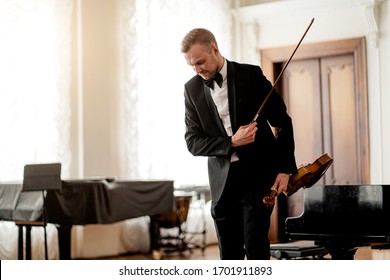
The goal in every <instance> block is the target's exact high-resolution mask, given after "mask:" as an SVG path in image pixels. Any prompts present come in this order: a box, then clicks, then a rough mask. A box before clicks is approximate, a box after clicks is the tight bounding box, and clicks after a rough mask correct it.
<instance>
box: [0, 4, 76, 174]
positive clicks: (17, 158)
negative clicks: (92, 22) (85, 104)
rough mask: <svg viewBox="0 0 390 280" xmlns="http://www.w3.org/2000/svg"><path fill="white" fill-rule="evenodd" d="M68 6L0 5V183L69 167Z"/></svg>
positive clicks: (69, 25)
mask: <svg viewBox="0 0 390 280" xmlns="http://www.w3.org/2000/svg"><path fill="white" fill-rule="evenodd" d="M71 14H72V1H71V0H55V1H47V0H25V1H24V0H15V1H7V0H1V1H0V133H1V136H0V181H8V180H20V179H21V178H22V177H23V166H24V165H25V164H26V163H37V162H53V161H59V162H62V164H63V173H65V176H66V174H67V173H68V170H69V165H70V144H69V142H70V140H69V131H70V129H69V128H70V108H69V104H70V101H69V100H70V96H69V92H70V67H71V66H70V65H71V64H70V60H71V59H70V52H71V44H70V39H71Z"/></svg>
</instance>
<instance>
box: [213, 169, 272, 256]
mask: <svg viewBox="0 0 390 280" xmlns="http://www.w3.org/2000/svg"><path fill="white" fill-rule="evenodd" d="M265 177H266V178H265V179H264V180H263V183H261V182H260V180H259V173H258V172H255V171H254V170H252V168H251V167H250V166H245V165H243V164H242V163H241V162H235V163H232V164H231V167H230V170H229V176H228V179H227V182H226V185H225V189H224V192H223V194H222V196H221V198H220V200H219V201H217V202H214V201H213V202H212V206H211V215H212V217H213V219H214V224H215V228H216V232H217V237H218V245H219V251H220V258H221V259H222V260H242V259H245V257H246V259H248V260H269V259H270V242H269V238H268V232H269V227H270V217H271V213H272V207H271V208H270V207H266V206H265V205H264V203H263V202H262V200H263V197H264V194H266V193H268V194H269V191H270V188H271V186H272V184H273V181H272V180H271V179H270V178H272V177H271V176H269V174H268V175H265ZM267 178H268V179H267Z"/></svg>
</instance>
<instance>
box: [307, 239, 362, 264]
mask: <svg viewBox="0 0 390 280" xmlns="http://www.w3.org/2000/svg"><path fill="white" fill-rule="evenodd" d="M315 244H316V245H320V246H323V247H325V248H326V250H328V252H329V254H330V255H331V258H332V260H353V259H354V255H355V253H356V251H357V249H358V248H357V246H356V245H355V244H349V245H348V244H347V245H346V244H340V243H337V242H336V243H333V242H326V241H325V242H315Z"/></svg>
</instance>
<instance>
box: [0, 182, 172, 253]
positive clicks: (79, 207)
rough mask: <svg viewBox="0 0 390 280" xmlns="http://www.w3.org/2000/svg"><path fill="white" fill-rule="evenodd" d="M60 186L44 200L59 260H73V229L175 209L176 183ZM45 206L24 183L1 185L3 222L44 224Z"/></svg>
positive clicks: (39, 196)
mask: <svg viewBox="0 0 390 280" xmlns="http://www.w3.org/2000/svg"><path fill="white" fill-rule="evenodd" d="M61 184H62V186H61V189H60V190H48V191H47V194H46V196H45V214H46V215H45V219H46V222H48V223H53V224H55V225H56V227H57V229H58V242H59V253H60V259H70V258H71V251H70V248H71V247H70V244H71V228H72V226H73V225H87V224H110V223H114V222H117V221H122V220H125V219H131V218H136V217H140V216H156V215H161V214H165V213H167V212H171V211H172V209H173V205H174V196H173V181H115V180H111V179H94V180H63V181H61ZM43 205H44V203H43V196H42V193H41V192H40V191H28V192H25V191H22V183H2V184H0V220H6V221H38V220H41V219H42V209H43ZM151 238H152V239H151V241H153V237H151ZM152 246H153V244H152Z"/></svg>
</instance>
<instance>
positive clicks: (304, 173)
mask: <svg viewBox="0 0 390 280" xmlns="http://www.w3.org/2000/svg"><path fill="white" fill-rule="evenodd" d="M332 162H333V159H332V158H331V157H330V156H329V155H328V154H323V155H322V156H320V157H319V158H318V159H316V160H315V161H314V162H313V163H311V164H307V165H304V166H301V167H299V168H298V172H297V173H296V174H294V175H292V176H290V179H289V181H288V186H287V189H286V191H285V192H283V193H284V194H285V195H286V196H287V197H288V196H291V195H293V194H294V193H296V192H297V191H298V190H299V189H300V188H310V187H311V186H313V185H314V184H315V183H317V182H318V180H319V179H321V177H322V176H323V175H324V174H325V172H326V171H327V170H328V168H329V166H330V165H331V164H332ZM277 195H278V192H277V191H275V190H271V193H270V195H269V196H265V197H264V198H263V203H264V204H265V205H267V206H269V207H270V206H273V205H274V204H275V199H276V197H277Z"/></svg>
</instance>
